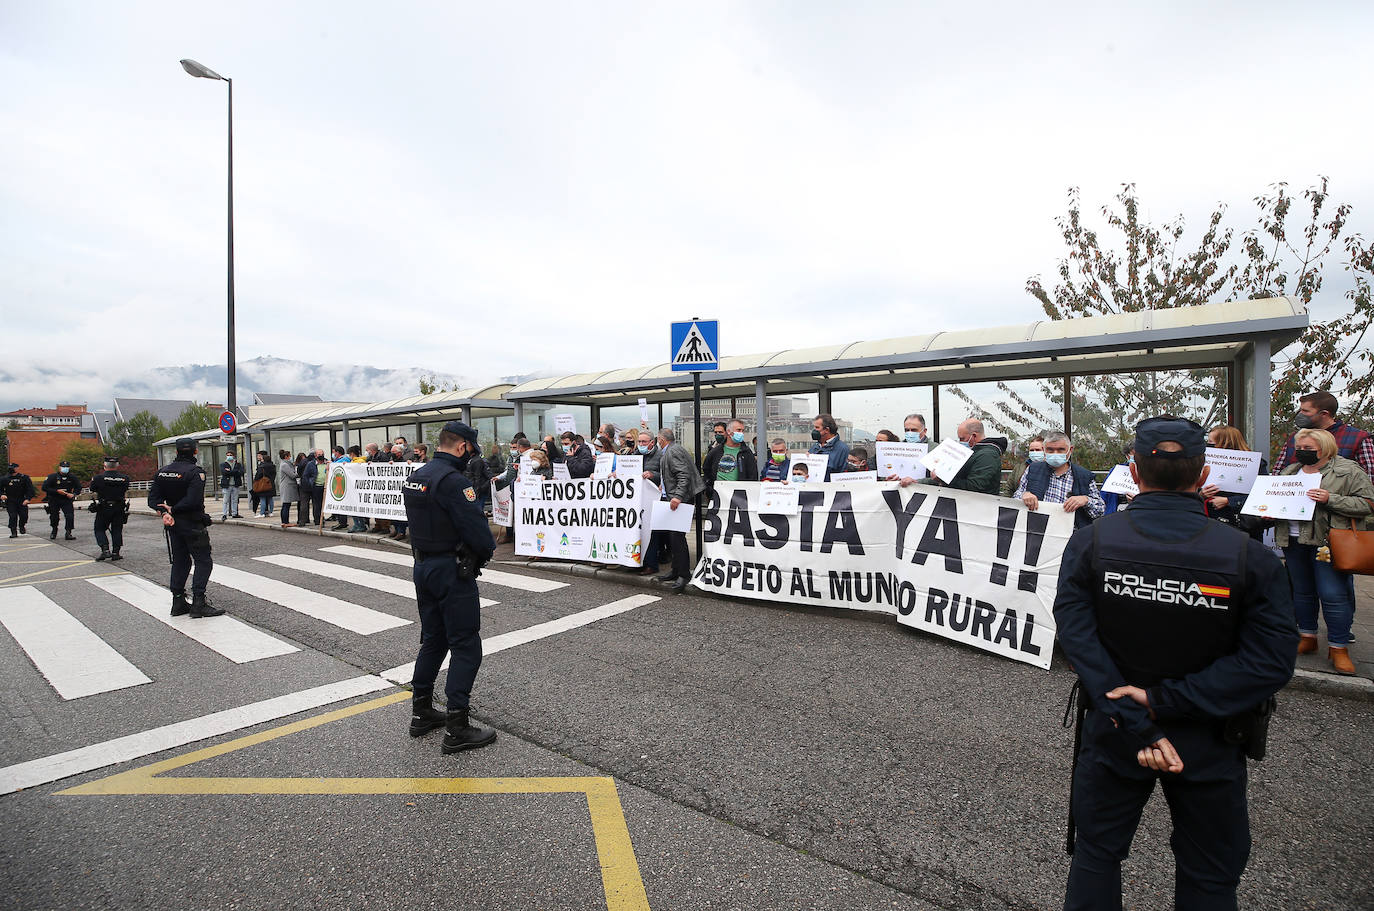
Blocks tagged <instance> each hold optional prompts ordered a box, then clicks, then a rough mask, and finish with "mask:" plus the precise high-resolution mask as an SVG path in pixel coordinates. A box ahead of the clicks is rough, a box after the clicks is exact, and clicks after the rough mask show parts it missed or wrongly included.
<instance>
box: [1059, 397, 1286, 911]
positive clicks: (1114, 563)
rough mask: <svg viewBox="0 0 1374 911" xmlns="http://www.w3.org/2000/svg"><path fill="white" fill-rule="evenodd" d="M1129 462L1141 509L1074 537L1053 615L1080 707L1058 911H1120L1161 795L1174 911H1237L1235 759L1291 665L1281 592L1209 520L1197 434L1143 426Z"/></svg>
mask: <svg viewBox="0 0 1374 911" xmlns="http://www.w3.org/2000/svg"><path fill="white" fill-rule="evenodd" d="M1134 447H1135V462H1134V463H1133V464H1132V465H1131V477H1132V479H1133V480H1134V481H1135V482H1136V483H1137V484H1139V485H1140V495H1139V496H1137V497H1136V498H1135V500H1134V501H1133V502H1132V503H1131V508H1130V509H1128V510H1126V511H1125V512H1120V513H1114V514H1112V515H1108V516H1106V517H1104V518H1102V519H1098V520H1097V522H1095V523H1093V525H1091V526H1089V527H1087V528H1082V529H1080V530H1078V531H1076V532H1075V533H1074V535H1073V537H1072V538H1071V539H1070V540H1069V544H1068V546H1067V548H1065V550H1064V556H1063V561H1062V563H1061V569H1060V574H1059V591H1058V595H1057V596H1056V598H1055V602H1054V617H1055V621H1056V623H1057V624H1058V627H1059V641H1060V643H1061V645H1062V646H1063V648H1064V653H1065V655H1066V656H1067V657H1068V659H1069V661H1070V662H1071V663H1072V665H1073V668H1074V670H1075V671H1076V672H1077V673H1078V677H1079V685H1080V687H1081V689H1080V694H1081V695H1080V699H1081V700H1086V706H1085V711H1084V714H1083V715H1081V716H1080V725H1081V729H1080V730H1081V742H1082V746H1081V751H1080V752H1079V753H1078V755H1077V756H1076V758H1075V764H1074V774H1073V793H1072V798H1071V803H1070V807H1071V819H1072V824H1073V825H1074V826H1075V827H1076V830H1077V834H1076V844H1075V840H1074V836H1072V835H1071V836H1070V850H1071V851H1072V852H1073V863H1072V866H1071V868H1070V870H1069V881H1068V892H1067V895H1066V896H1065V899H1064V907H1065V908H1066V909H1088V908H1094V909H1095V908H1102V909H1120V907H1121V862H1122V860H1124V859H1125V857H1126V855H1127V853H1128V851H1129V850H1130V846H1131V839H1132V837H1133V836H1134V835H1135V830H1136V826H1137V825H1138V824H1139V822H1140V815H1141V811H1142V810H1143V809H1144V807H1145V803H1146V801H1148V800H1149V798H1150V794H1151V792H1152V791H1153V790H1154V786H1155V782H1156V781H1158V782H1159V783H1160V785H1161V787H1162V789H1163V791H1164V798H1165V800H1167V801H1168V803H1169V811H1170V815H1171V817H1172V820H1173V827H1174V831H1173V837H1172V838H1171V840H1170V845H1171V846H1172V848H1173V853H1174V862H1175V866H1176V869H1177V873H1176V876H1175V881H1174V902H1175V907H1177V908H1181V909H1185V908H1186V909H1211V908H1226V909H1234V908H1235V907H1236V886H1237V884H1238V883H1239V882H1240V876H1241V872H1242V871H1243V870H1244V869H1245V863H1246V860H1247V859H1248V858H1249V854H1250V819H1249V812H1248V810H1247V807H1246V802H1245V782H1246V767H1245V759H1246V756H1247V754H1248V755H1250V756H1252V757H1253V758H1261V757H1262V756H1263V741H1264V736H1265V730H1264V729H1265V726H1266V725H1267V718H1268V711H1269V710H1271V709H1272V701H1271V697H1272V696H1273V695H1274V694H1275V693H1276V692H1278V690H1279V689H1280V688H1282V687H1283V685H1284V684H1285V683H1287V681H1288V679H1289V677H1291V676H1292V674H1293V665H1294V660H1295V656H1296V653H1297V652H1296V649H1297V643H1298V633H1297V628H1296V621H1295V620H1294V616H1293V605H1292V599H1291V596H1290V594H1289V587H1288V578H1287V575H1286V573H1285V571H1284V568H1283V564H1282V563H1280V562H1279V560H1278V558H1276V557H1275V556H1274V555H1273V554H1271V553H1270V552H1269V551H1268V550H1267V549H1266V548H1265V547H1264V546H1263V545H1262V544H1260V543H1259V542H1257V541H1254V540H1252V539H1251V538H1250V537H1249V536H1248V535H1246V534H1244V533H1242V532H1239V531H1237V530H1235V529H1233V528H1229V527H1227V526H1225V525H1223V524H1221V523H1220V522H1211V521H1209V520H1208V519H1207V516H1206V515H1205V514H1204V513H1203V509H1202V501H1201V499H1199V497H1198V493H1197V491H1198V489H1199V488H1200V487H1201V486H1202V484H1203V483H1205V481H1206V478H1207V473H1208V470H1207V468H1206V467H1205V464H1204V463H1205V455H1204V454H1205V452H1206V439H1205V436H1204V434H1203V431H1202V428H1201V427H1199V426H1198V425H1197V424H1195V423H1193V422H1192V421H1187V420H1181V419H1178V418H1174V417H1171V416H1169V415H1163V416H1160V417H1157V418H1150V419H1148V420H1145V421H1141V422H1140V423H1139V424H1138V425H1136V437H1135V444H1134ZM1080 704H1082V703H1080Z"/></svg>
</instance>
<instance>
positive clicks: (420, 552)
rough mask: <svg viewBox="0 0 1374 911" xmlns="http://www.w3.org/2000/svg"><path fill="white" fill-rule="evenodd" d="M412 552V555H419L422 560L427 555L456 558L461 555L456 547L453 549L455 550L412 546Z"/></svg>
mask: <svg viewBox="0 0 1374 911" xmlns="http://www.w3.org/2000/svg"><path fill="white" fill-rule="evenodd" d="M410 553H411V555H412V556H414V557H418V558H419V559H421V560H423V559H425V558H426V557H454V558H457V557H458V556H459V553H458V550H457V549H456V548H455V549H453V550H420V549H419V548H416V547H412V548H411V549H410Z"/></svg>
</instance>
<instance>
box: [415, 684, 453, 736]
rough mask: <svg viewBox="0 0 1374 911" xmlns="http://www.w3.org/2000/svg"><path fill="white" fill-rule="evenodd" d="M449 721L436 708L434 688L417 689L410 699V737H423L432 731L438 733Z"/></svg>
mask: <svg viewBox="0 0 1374 911" xmlns="http://www.w3.org/2000/svg"><path fill="white" fill-rule="evenodd" d="M447 720H448V718H447V716H446V715H445V714H444V713H443V712H441V711H439V710H438V709H436V708H435V707H434V689H433V687H430V688H428V689H421V688H420V687H416V688H415V692H414V693H413V694H412V695H411V697H410V736H411V737H423V736H425V735H426V734H428V733H429V732H430V731H437V730H439V728H441V727H443V726H444V725H445V723H446V722H447Z"/></svg>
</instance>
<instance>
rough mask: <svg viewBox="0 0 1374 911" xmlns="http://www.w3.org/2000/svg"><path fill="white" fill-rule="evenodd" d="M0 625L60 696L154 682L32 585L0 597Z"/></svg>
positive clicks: (20, 587)
mask: <svg viewBox="0 0 1374 911" xmlns="http://www.w3.org/2000/svg"><path fill="white" fill-rule="evenodd" d="M0 623H3V624H4V625H5V628H6V629H8V630H9V631H10V635H11V636H13V637H14V639H15V641H16V642H18V643H19V647H20V648H22V649H23V650H24V651H25V652H27V653H28V656H29V658H30V659H32V660H33V663H34V664H35V665H36V666H37V667H38V670H39V671H40V672H41V673H42V674H43V676H44V677H46V678H48V683H50V684H52V688H53V689H55V690H57V694H58V695H59V696H61V697H62V698H63V699H68V700H70V699H80V698H81V697H82V696H91V695H94V694H96V693H106V692H109V691H110V690H122V689H125V688H126V687H131V686H139V685H141V684H144V683H151V682H152V681H151V680H149V679H148V678H147V677H146V676H144V674H143V672H142V671H140V670H139V669H138V668H136V667H134V666H133V665H132V664H130V663H129V662H128V660H126V659H125V657H124V656H123V655H121V654H120V653H119V652H117V651H115V650H114V649H112V648H110V646H109V645H108V644H107V643H106V642H105V640H104V639H101V638H100V637H99V636H97V635H96V634H95V633H93V632H91V631H90V630H89V629H87V628H86V627H85V625H83V624H82V623H81V621H80V620H77V619H76V618H75V617H73V616H72V615H71V614H69V613H67V612H66V611H65V610H63V609H62V608H61V607H59V606H58V605H57V603H56V602H54V601H53V600H52V599H50V598H49V597H48V596H47V595H45V594H43V593H42V592H40V591H39V590H38V589H36V588H34V587H32V586H29V585H21V586H18V587H16V588H13V589H10V590H9V591H8V592H6V594H5V595H4V597H3V598H0Z"/></svg>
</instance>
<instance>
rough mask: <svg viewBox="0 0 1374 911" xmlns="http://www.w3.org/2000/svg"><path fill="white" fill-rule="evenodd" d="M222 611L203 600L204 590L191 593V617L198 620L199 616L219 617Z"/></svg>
mask: <svg viewBox="0 0 1374 911" xmlns="http://www.w3.org/2000/svg"><path fill="white" fill-rule="evenodd" d="M223 613H224V611H223V610H221V609H220V608H218V607H215V606H214V605H213V604H211V603H210V602H209V601H206V600H205V592H192V593H191V618H192V619H194V620H199V619H200V618H201V617H219V616H221V615H223Z"/></svg>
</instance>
